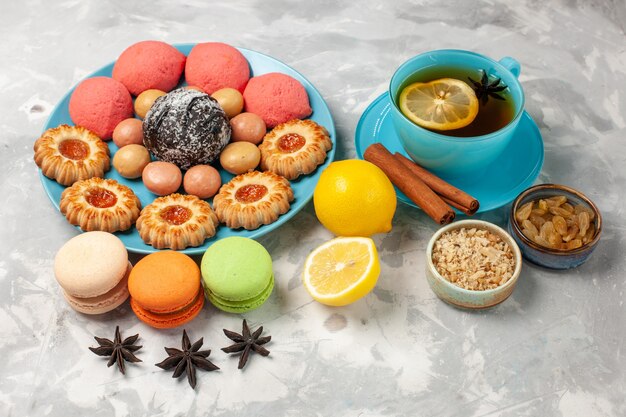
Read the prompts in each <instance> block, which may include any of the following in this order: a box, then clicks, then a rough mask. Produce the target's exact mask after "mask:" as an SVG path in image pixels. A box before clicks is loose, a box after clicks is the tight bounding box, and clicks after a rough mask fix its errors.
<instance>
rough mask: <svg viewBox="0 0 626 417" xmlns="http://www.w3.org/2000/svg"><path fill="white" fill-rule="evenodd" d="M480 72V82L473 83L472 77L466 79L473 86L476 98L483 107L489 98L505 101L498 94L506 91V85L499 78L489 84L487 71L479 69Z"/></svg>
mask: <svg viewBox="0 0 626 417" xmlns="http://www.w3.org/2000/svg"><path fill="white" fill-rule="evenodd" d="M480 72H481V73H482V77H481V80H480V81H475V80H473V79H472V77H467V78H468V79H469V80H470V81H471V82H472V84H474V92H475V93H476V98H477V99H478V100H480V101H481V103H482V104H483V105H484V104H486V103H487V101H488V100H489V97H493V98H495V99H496V100H506V99H505V98H504V97H502V96H501V95H500V94H498V93H499V92H500V91H504V90H506V88H507V85H506V84H504V83H503V82H502V80H501V79H500V78H496V79H495V80H493V81H491V82H489V76H488V75H487V71H485V70H482V69H481V70H480Z"/></svg>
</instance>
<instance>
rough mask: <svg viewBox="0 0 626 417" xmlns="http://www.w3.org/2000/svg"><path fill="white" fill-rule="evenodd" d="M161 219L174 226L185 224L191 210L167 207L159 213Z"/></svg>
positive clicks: (180, 207) (176, 206)
mask: <svg viewBox="0 0 626 417" xmlns="http://www.w3.org/2000/svg"><path fill="white" fill-rule="evenodd" d="M159 215H160V216H161V218H162V219H163V220H165V221H166V222H168V223H169V224H173V225H175V226H178V225H181V224H183V223H185V222H186V221H187V220H189V219H190V218H191V210H189V209H188V208H187V207H183V206H178V205H175V206H167V207H165V208H164V209H163V210H161V212H160V213H159Z"/></svg>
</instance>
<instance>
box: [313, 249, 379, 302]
mask: <svg viewBox="0 0 626 417" xmlns="http://www.w3.org/2000/svg"><path fill="white" fill-rule="evenodd" d="M378 275H380V263H379V261H378V252H377V251H376V246H375V245H374V241H373V240H372V239H370V238H367V237H338V238H335V239H333V240H330V241H328V242H326V243H324V244H323V245H321V246H319V247H318V248H317V249H315V250H314V251H313V252H311V254H310V255H309V257H308V258H307V260H306V262H305V264H304V272H303V273H302V280H303V282H304V286H305V287H306V289H307V291H308V292H309V294H311V296H312V297H313V298H314V299H315V300H316V301H318V302H320V303H322V304H327V305H331V306H344V305H347V304H350V303H353V302H355V301H356V300H358V299H359V298H361V297H363V296H365V295H366V294H367V293H369V292H370V291H371V290H372V289H373V288H374V286H375V285H376V281H377V280H378Z"/></svg>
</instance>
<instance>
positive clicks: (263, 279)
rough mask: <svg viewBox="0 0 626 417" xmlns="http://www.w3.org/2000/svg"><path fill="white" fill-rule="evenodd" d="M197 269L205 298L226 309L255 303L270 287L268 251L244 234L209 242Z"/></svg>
mask: <svg viewBox="0 0 626 417" xmlns="http://www.w3.org/2000/svg"><path fill="white" fill-rule="evenodd" d="M201 271H202V283H203V285H204V291H205V293H206V297H207V299H208V300H209V301H210V302H211V303H212V304H213V305H214V306H215V307H217V308H219V309H220V310H223V311H227V312H229V313H244V312H246V311H249V310H252V309H255V308H257V307H259V306H260V305H261V304H263V303H264V302H265V300H267V298H268V297H269V296H270V294H271V293H272V289H273V288H274V273H273V271H272V258H271V256H270V254H269V253H268V252H267V250H265V248H264V247H263V246H262V245H261V244H260V243H257V242H256V241H254V240H252V239H248V238H245V237H236V236H233V237H228V238H225V239H221V240H219V241H217V242H215V243H214V244H213V245H211V246H210V247H209V248H208V249H207V251H206V252H205V253H204V256H203V257H202V264H201Z"/></svg>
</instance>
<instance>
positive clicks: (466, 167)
mask: <svg viewBox="0 0 626 417" xmlns="http://www.w3.org/2000/svg"><path fill="white" fill-rule="evenodd" d="M519 70H520V66H519V63H518V62H517V61H516V60H514V59H513V58H510V57H506V58H503V59H502V60H500V61H499V62H497V61H494V60H492V59H490V58H488V57H485V56H483V55H480V54H477V53H473V52H469V51H461V50H438V51H432V52H426V53H424V54H421V55H418V56H416V57H414V58H411V59H410V60H408V61H407V62H405V63H404V64H403V65H401V66H400V67H399V68H398V70H396V72H395V74H394V75H393V77H392V78H391V83H390V87H389V95H390V98H391V102H392V103H393V106H392V107H391V115H392V120H393V123H394V127H395V129H396V131H397V133H398V136H399V138H400V141H401V143H402V146H403V147H404V149H405V150H406V151H407V153H408V154H409V156H410V157H411V158H412V159H413V160H414V161H415V162H417V163H418V164H420V165H421V166H423V167H424V168H427V169H429V170H431V171H432V172H434V173H435V174H437V175H438V176H440V177H443V178H455V177H462V176H470V175H471V176H479V175H480V174H481V173H483V172H484V171H485V170H486V169H487V168H488V167H489V165H491V164H492V163H494V162H495V161H496V160H497V158H498V157H499V156H500V155H501V154H502V152H503V151H504V149H505V148H506V147H507V145H508V144H509V142H510V140H511V139H512V138H513V136H514V133H515V128H516V127H517V124H518V123H519V121H520V119H521V116H522V113H523V110H524V93H523V90H522V88H521V85H520V83H519V81H518V80H517V76H518V75H519ZM444 129H445V130H444Z"/></svg>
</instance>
